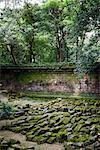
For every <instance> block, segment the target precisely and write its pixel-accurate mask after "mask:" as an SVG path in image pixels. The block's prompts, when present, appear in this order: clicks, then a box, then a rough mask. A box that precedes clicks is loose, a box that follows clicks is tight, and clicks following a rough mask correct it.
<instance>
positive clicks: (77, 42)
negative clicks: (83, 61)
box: [76, 37, 79, 61]
mask: <svg viewBox="0 0 100 150" xmlns="http://www.w3.org/2000/svg"><path fill="white" fill-rule="evenodd" d="M78 46H79V40H78V37H77V38H76V47H77V50H76V61H77V60H78V55H79V50H78V49H79V47H78Z"/></svg>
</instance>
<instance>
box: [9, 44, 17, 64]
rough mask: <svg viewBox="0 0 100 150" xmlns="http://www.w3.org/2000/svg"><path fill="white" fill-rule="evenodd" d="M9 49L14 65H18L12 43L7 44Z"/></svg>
mask: <svg viewBox="0 0 100 150" xmlns="http://www.w3.org/2000/svg"><path fill="white" fill-rule="evenodd" d="M7 49H8V51H9V53H10V55H11V57H12V60H13V63H14V65H17V60H16V57H15V55H14V53H13V49H12V48H11V47H10V45H7Z"/></svg>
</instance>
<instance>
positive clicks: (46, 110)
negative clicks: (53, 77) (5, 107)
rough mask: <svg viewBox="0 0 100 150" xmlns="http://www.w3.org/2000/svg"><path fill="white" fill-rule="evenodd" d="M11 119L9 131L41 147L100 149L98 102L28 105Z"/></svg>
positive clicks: (99, 108) (69, 101)
mask: <svg viewBox="0 0 100 150" xmlns="http://www.w3.org/2000/svg"><path fill="white" fill-rule="evenodd" d="M10 119H11V125H10V126H7V127H6V129H9V130H10V131H14V132H16V133H22V134H24V135H26V137H27V140H29V141H34V142H37V143H38V144H42V143H50V144H52V143H56V142H59V143H64V146H65V149H66V150H67V149H68V150H69V149H70V148H72V149H80V148H87V149H92V148H95V149H96V150H99V148H100V101H99V100H88V101H87V100H79V99H75V98H73V99H71V98H68V99H65V100H64V99H57V100H53V101H51V102H47V103H45V104H42V103H41V104H34V105H26V106H24V107H22V108H19V109H18V111H16V112H15V113H14V115H13V116H11V118H10ZM3 129H4V128H3Z"/></svg>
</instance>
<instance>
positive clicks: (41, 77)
mask: <svg viewBox="0 0 100 150" xmlns="http://www.w3.org/2000/svg"><path fill="white" fill-rule="evenodd" d="M16 80H17V82H19V83H22V84H26V83H31V82H32V81H34V82H41V83H52V82H55V81H56V82H69V83H73V81H74V82H77V79H76V75H74V74H72V73H69V72H67V73H62V74H61V73H53V72H46V73H43V72H41V73H39V72H28V73H27V72H23V73H20V74H18V75H17V76H16Z"/></svg>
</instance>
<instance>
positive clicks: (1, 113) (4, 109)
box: [0, 103, 13, 119]
mask: <svg viewBox="0 0 100 150" xmlns="http://www.w3.org/2000/svg"><path fill="white" fill-rule="evenodd" d="M11 112H13V109H12V107H11V106H10V105H9V104H8V103H1V104H0V118H2V119H4V118H7V117H8V116H9V115H10V114H11Z"/></svg>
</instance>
